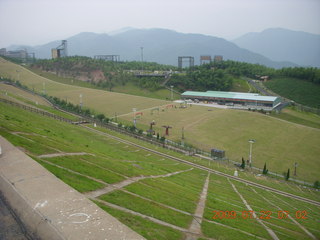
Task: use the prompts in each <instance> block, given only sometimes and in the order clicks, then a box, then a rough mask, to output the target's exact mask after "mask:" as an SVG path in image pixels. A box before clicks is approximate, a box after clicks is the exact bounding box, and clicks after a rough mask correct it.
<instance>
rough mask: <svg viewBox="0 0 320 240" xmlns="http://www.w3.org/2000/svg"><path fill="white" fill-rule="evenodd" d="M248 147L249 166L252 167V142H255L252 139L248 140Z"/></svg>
mask: <svg viewBox="0 0 320 240" xmlns="http://www.w3.org/2000/svg"><path fill="white" fill-rule="evenodd" d="M248 142H249V144H250V147H249V164H250V167H252V144H253V143H255V140H254V139H250V140H249V141H248Z"/></svg>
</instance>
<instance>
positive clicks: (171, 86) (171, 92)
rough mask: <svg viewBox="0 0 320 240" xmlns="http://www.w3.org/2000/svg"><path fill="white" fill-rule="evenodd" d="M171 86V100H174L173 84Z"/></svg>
mask: <svg viewBox="0 0 320 240" xmlns="http://www.w3.org/2000/svg"><path fill="white" fill-rule="evenodd" d="M170 88H171V101H172V100H173V86H172V85H171V86H170Z"/></svg>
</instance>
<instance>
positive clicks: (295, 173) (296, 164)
mask: <svg viewBox="0 0 320 240" xmlns="http://www.w3.org/2000/svg"><path fill="white" fill-rule="evenodd" d="M297 167H298V163H297V162H295V163H294V175H295V176H297Z"/></svg>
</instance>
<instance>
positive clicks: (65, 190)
mask: <svg viewBox="0 0 320 240" xmlns="http://www.w3.org/2000/svg"><path fill="white" fill-rule="evenodd" d="M0 146H1V152H2V153H1V155H0V191H1V193H2V194H3V196H4V197H5V199H6V202H8V203H9V204H10V207H11V208H12V209H13V211H14V212H15V214H16V215H17V216H18V217H19V218H20V220H21V221H22V223H23V224H24V225H25V227H26V229H27V231H28V233H29V234H30V235H31V236H32V237H33V238H34V239H45V240H51V239H52V240H53V239H54V240H56V239H57V240H60V239H75V240H79V239H94V240H96V239H97V240H99V239H108V240H109V239H110V240H120V239H123V240H124V239H128V240H129V239H130V240H135V239H137V240H138V239H144V238H143V237H141V236H140V235H139V234H137V233H136V232H134V231H133V230H131V229H130V228H128V227H127V226H125V225H124V224H122V223H121V222H119V221H118V220H117V219H115V218H114V217H112V216H111V215H109V214H108V213H106V212H105V211H103V210H102V209H100V208H99V207H98V206H96V205H95V204H94V203H93V202H91V201H90V200H89V199H87V198H86V197H84V196H83V195H82V194H81V193H79V192H77V191H76V190H74V189H73V188H71V187H70V186H68V185H66V184H65V183H64V182H62V181H61V180H59V179H57V178H56V177H55V176H54V175H53V174H51V173H50V172H48V171H47V170H46V169H45V168H43V167H42V166H41V165H40V164H38V163H37V162H36V161H34V160H33V159H31V158H30V157H29V156H28V155H26V154H25V153H23V152H22V151H21V150H19V149H18V148H16V147H14V146H13V145H12V144H11V143H9V142H8V141H7V140H6V139H4V138H3V137H1V136H0Z"/></svg>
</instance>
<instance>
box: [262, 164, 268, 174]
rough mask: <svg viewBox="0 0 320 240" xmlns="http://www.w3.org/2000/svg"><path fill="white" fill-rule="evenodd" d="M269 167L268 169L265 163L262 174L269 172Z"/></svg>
mask: <svg viewBox="0 0 320 240" xmlns="http://www.w3.org/2000/svg"><path fill="white" fill-rule="evenodd" d="M268 171H269V170H268V169H267V163H264V167H263V170H262V174H267V173H268Z"/></svg>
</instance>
